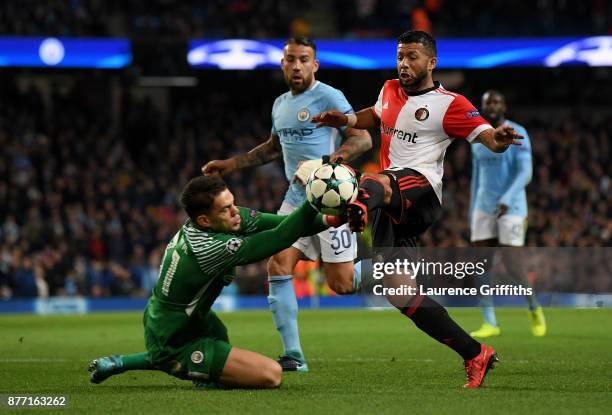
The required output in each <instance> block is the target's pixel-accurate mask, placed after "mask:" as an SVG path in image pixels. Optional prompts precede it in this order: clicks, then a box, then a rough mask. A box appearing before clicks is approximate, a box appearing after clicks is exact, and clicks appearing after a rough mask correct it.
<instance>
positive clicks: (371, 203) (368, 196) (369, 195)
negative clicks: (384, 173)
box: [359, 176, 385, 210]
mask: <svg viewBox="0 0 612 415" xmlns="http://www.w3.org/2000/svg"><path fill="white" fill-rule="evenodd" d="M359 187H360V188H361V189H363V196H360V197H359V201H360V202H361V203H363V204H364V205H366V206H367V208H368V210H374V209H376V208H377V207H380V206H382V204H383V201H384V200H385V187H384V186H383V184H382V182H381V181H380V180H378V179H376V178H374V177H372V176H365V177H363V178H362V179H361V181H360V182H359Z"/></svg>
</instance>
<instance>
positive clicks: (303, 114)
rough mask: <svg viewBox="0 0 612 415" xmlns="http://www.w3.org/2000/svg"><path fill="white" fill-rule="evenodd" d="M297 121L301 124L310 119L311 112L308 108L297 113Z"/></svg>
mask: <svg viewBox="0 0 612 415" xmlns="http://www.w3.org/2000/svg"><path fill="white" fill-rule="evenodd" d="M297 119H298V120H299V121H301V122H304V121H308V120H309V119H310V111H308V108H302V109H301V110H299V111H298V113H297Z"/></svg>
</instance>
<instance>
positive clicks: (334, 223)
mask: <svg viewBox="0 0 612 415" xmlns="http://www.w3.org/2000/svg"><path fill="white" fill-rule="evenodd" d="M323 222H325V224H326V225H327V226H329V227H330V228H339V227H340V226H342V225H344V224H345V223H346V218H343V217H340V216H332V215H323Z"/></svg>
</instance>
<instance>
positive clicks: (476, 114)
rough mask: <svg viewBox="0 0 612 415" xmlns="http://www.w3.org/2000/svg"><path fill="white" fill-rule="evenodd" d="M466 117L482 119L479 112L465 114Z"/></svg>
mask: <svg viewBox="0 0 612 415" xmlns="http://www.w3.org/2000/svg"><path fill="white" fill-rule="evenodd" d="M465 115H467V117H468V118H476V117H480V113H479V112H478V110H473V111H468V112H466V113H465Z"/></svg>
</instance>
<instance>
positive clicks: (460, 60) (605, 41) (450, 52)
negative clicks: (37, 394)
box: [187, 36, 612, 70]
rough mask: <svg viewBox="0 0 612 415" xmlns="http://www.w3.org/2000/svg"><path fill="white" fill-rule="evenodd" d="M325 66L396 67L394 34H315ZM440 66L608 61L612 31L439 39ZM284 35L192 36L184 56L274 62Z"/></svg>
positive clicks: (202, 64) (241, 65) (234, 63)
mask: <svg viewBox="0 0 612 415" xmlns="http://www.w3.org/2000/svg"><path fill="white" fill-rule="evenodd" d="M316 44H317V57H318V59H319V61H320V62H321V65H322V66H323V67H324V68H346V69H392V68H395V65H396V60H395V55H396V48H397V42H396V41H395V40H393V39H359V40H317V41H316ZM437 44H438V68H458V69H459V68H466V69H467V68H493V67H500V66H501V67H504V66H506V67H507V66H531V67H534V66H535V67H538V66H540V67H557V66H570V65H573V66H576V65H577V66H612V36H594V37H582V38H579V37H570V38H500V39H475V38H471V39H470V38H466V39H444V38H442V39H438V40H437ZM283 45H284V40H261V41H260V40H246V39H226V40H191V41H190V43H189V52H188V54H187V61H188V62H189V64H190V65H191V66H192V67H194V68H201V69H205V68H206V69H229V70H249V69H267V68H277V67H278V65H279V63H280V60H281V58H282V57H283Z"/></svg>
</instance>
